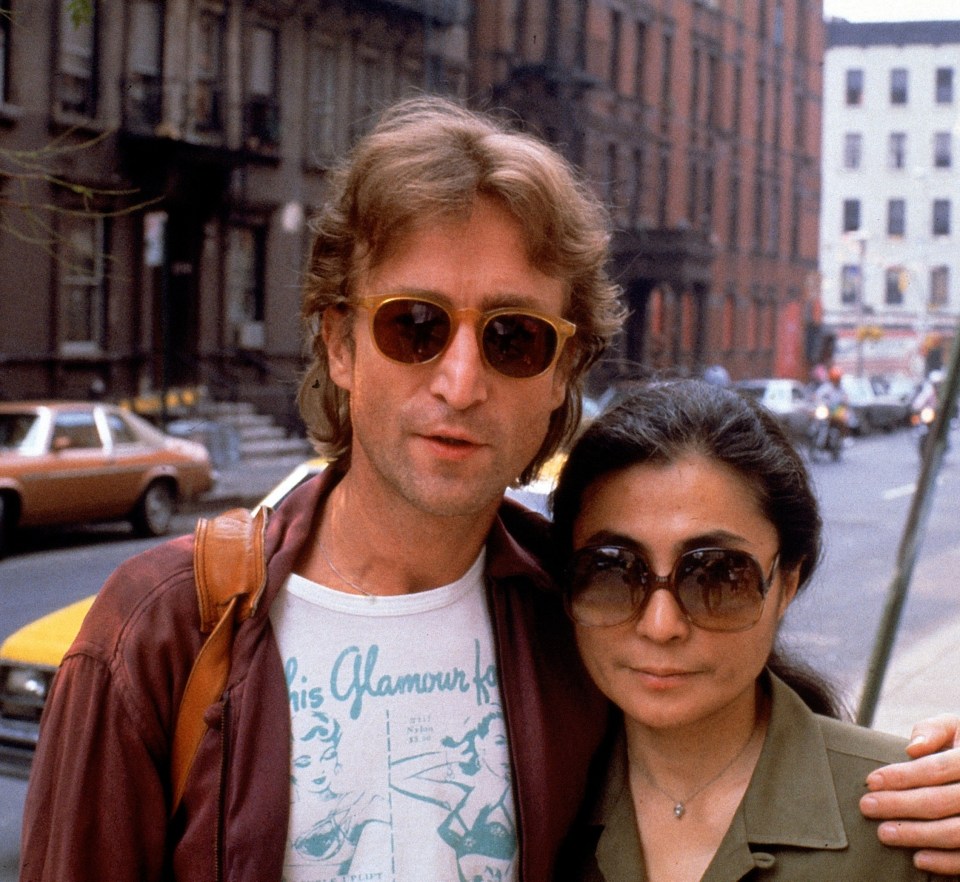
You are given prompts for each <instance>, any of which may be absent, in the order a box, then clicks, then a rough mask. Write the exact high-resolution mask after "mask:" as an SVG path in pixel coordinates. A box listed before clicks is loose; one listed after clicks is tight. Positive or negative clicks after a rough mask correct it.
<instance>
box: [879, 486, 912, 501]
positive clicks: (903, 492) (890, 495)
mask: <svg viewBox="0 0 960 882" xmlns="http://www.w3.org/2000/svg"><path fill="white" fill-rule="evenodd" d="M916 489H917V485H916V484H904V485H903V486H902V487H891V488H890V489H889V490H884V491H883V493H882V494H881V495H882V496H883V499H884V501H885V502H890V500H892V499H899V498H900V497H901V496H911V495H913V492H914V491H915V490H916Z"/></svg>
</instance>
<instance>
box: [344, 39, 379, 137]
mask: <svg viewBox="0 0 960 882" xmlns="http://www.w3.org/2000/svg"><path fill="white" fill-rule="evenodd" d="M387 100H388V93H387V64H386V59H385V58H383V57H382V56H380V55H378V54H376V53H375V52H374V51H373V50H372V49H367V50H364V51H363V52H361V54H360V57H359V58H358V59H357V62H356V67H355V68H354V91H353V132H352V134H353V137H354V138H359V137H360V136H361V135H363V134H365V133H366V132H367V131H368V130H369V129H370V128H371V127H372V126H373V124H374V123H375V122H376V118H377V116H378V115H379V114H380V112H381V111H382V110H383V108H384V107H385V106H386V104H387Z"/></svg>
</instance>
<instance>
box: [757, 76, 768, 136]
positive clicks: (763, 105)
mask: <svg viewBox="0 0 960 882" xmlns="http://www.w3.org/2000/svg"><path fill="white" fill-rule="evenodd" d="M766 123H767V81H766V79H765V78H764V77H760V79H759V80H757V143H758V144H762V143H763V133H764V130H765V129H766Z"/></svg>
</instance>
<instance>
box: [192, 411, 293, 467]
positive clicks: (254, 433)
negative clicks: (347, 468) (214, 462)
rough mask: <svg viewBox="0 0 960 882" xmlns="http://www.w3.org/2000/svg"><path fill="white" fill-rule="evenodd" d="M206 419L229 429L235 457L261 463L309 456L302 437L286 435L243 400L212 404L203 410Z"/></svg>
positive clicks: (269, 419) (281, 429) (270, 420)
mask: <svg viewBox="0 0 960 882" xmlns="http://www.w3.org/2000/svg"><path fill="white" fill-rule="evenodd" d="M206 416H207V418H208V419H210V420H212V421H214V422H216V423H219V424H220V425H223V426H227V427H228V428H229V429H232V430H233V432H234V433H235V435H236V438H237V439H238V442H239V458H240V460H241V461H244V460H252V459H256V460H262V459H274V458H287V459H289V458H290V457H295V456H303V457H304V458H306V457H308V456H310V455H311V453H312V448H311V446H310V443H309V442H308V441H307V439H306V438H305V437H302V436H300V437H297V436H288V435H287V433H286V432H285V431H284V429H283V428H282V427H281V426H278V425H277V424H276V423H275V422H274V419H273V417H272V416H269V415H267V414H262V413H258V412H257V411H256V409H255V408H254V406H253V405H252V404H250V403H249V402H244V401H218V402H212V403H211V404H209V405H208V406H207V408H206Z"/></svg>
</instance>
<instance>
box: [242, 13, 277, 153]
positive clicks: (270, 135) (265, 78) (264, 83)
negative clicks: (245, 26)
mask: <svg viewBox="0 0 960 882" xmlns="http://www.w3.org/2000/svg"><path fill="white" fill-rule="evenodd" d="M249 41H250V44H249V54H248V59H247V76H246V102H245V105H244V120H243V123H244V135H245V137H246V139H247V145H248V146H250V147H254V148H256V147H262V146H269V145H275V144H277V142H278V141H279V140H280V107H279V102H278V100H277V65H278V58H277V53H278V47H279V40H278V34H277V32H276V30H275V29H273V28H270V27H265V26H263V25H255V26H254V27H253V28H251V29H250V35H249Z"/></svg>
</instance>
